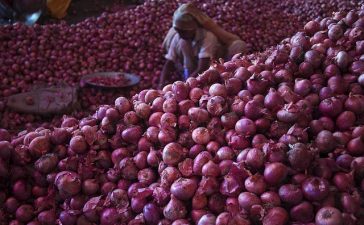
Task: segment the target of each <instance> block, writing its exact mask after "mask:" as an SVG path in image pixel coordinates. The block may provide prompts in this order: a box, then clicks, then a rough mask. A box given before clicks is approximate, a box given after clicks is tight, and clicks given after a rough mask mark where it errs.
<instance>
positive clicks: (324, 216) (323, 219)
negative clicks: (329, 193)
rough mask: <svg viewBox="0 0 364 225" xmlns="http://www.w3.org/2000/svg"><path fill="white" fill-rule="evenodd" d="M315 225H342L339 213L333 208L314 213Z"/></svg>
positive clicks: (325, 208) (324, 208)
mask: <svg viewBox="0 0 364 225" xmlns="http://www.w3.org/2000/svg"><path fill="white" fill-rule="evenodd" d="M315 222H316V224H317V225H329V224H330V225H339V224H343V222H344V221H343V219H342V216H341V212H340V211H339V210H338V209H336V208H333V207H323V208H321V209H320V210H319V211H318V212H317V213H316V218H315Z"/></svg>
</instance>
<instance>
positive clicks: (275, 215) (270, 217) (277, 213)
mask: <svg viewBox="0 0 364 225" xmlns="http://www.w3.org/2000/svg"><path fill="white" fill-rule="evenodd" d="M287 221H288V213H287V211H286V210H285V209H283V208H281V207H274V208H272V209H270V210H269V211H268V213H267V214H266V215H265V216H264V218H263V224H264V225H273V224H286V223H287Z"/></svg>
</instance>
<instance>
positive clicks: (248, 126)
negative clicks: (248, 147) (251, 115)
mask: <svg viewBox="0 0 364 225" xmlns="http://www.w3.org/2000/svg"><path fill="white" fill-rule="evenodd" d="M235 130H236V132H238V133H239V134H242V135H244V136H252V135H254V134H255V132H256V126H255V123H254V122H253V121H252V120H250V119H248V118H244V119H241V120H239V121H238V122H237V123H236V124H235Z"/></svg>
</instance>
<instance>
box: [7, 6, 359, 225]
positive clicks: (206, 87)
mask: <svg viewBox="0 0 364 225" xmlns="http://www.w3.org/2000/svg"><path fill="white" fill-rule="evenodd" d="M363 21H364V7H362V8H361V9H359V10H352V11H350V12H349V13H347V14H344V13H342V14H335V15H334V17H332V18H323V19H321V20H312V21H309V22H308V23H307V24H306V25H305V26H304V29H303V31H300V32H297V33H296V34H294V35H293V36H292V37H291V38H287V39H285V40H283V41H282V42H281V43H280V44H279V45H277V46H275V47H272V48H270V49H268V50H267V51H264V52H261V53H259V54H252V55H246V56H241V55H236V56H234V57H233V59H232V60H231V61H228V62H221V63H215V64H213V65H211V66H210V68H209V69H208V70H206V71H204V72H203V73H202V74H199V76H198V77H197V78H188V79H187V81H186V82H182V81H176V82H174V83H172V84H169V85H166V86H165V87H164V88H163V90H154V89H145V90H142V91H140V92H139V93H137V94H135V95H133V96H132V97H131V98H126V97H118V98H117V99H116V100H115V101H114V104H111V105H103V106H100V107H98V108H97V110H96V111H95V112H94V113H93V114H92V115H90V116H88V117H84V118H81V119H76V118H72V117H64V118H63V119H62V121H61V124H60V126H58V127H52V128H47V127H38V128H37V129H35V130H33V131H22V132H19V133H18V134H17V135H11V134H10V133H9V132H8V131H7V130H5V129H0V179H1V182H0V206H1V207H0V223H4V224H12V225H14V224H57V223H59V224H63V225H73V224H101V225H109V224H110V225H111V224H161V225H162V224H173V225H176V224H199V225H203V224H219V225H222V224H246V225H250V224H263V225H271V224H319V225H336V224H337V225H339V224H343V223H345V224H350V225H351V224H353V225H354V224H363V223H364V215H363V210H364V205H363V202H364V199H363V197H364V195H363V194H364V127H363V123H364V122H363V119H364V107H363V106H364V84H363V74H364V57H363V54H364V22H363Z"/></svg>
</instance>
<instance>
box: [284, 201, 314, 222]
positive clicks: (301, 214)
mask: <svg viewBox="0 0 364 225" xmlns="http://www.w3.org/2000/svg"><path fill="white" fill-rule="evenodd" d="M290 216H291V218H292V219H293V220H295V221H298V222H301V223H309V222H310V221H312V220H313V218H314V216H315V214H314V209H313V206H312V204H311V203H309V202H306V201H305V202H302V203H300V204H298V205H296V206H294V207H293V208H292V209H291V210H290Z"/></svg>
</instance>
